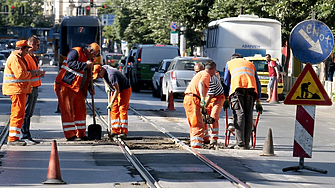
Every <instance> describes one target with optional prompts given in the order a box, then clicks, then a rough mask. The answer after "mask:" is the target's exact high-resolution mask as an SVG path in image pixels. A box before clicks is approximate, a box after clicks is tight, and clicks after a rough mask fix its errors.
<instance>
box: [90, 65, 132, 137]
mask: <svg viewBox="0 0 335 188" xmlns="http://www.w3.org/2000/svg"><path fill="white" fill-rule="evenodd" d="M93 78H94V79H96V78H103V80H104V83H105V88H106V92H107V93H109V91H111V92H112V97H111V98H110V101H109V104H108V106H107V109H111V113H110V116H111V125H112V136H117V137H119V138H126V137H127V134H128V109H129V100H130V96H131V87H130V83H129V80H128V79H127V77H126V76H124V75H123V74H122V73H121V72H120V71H118V70H117V69H115V68H113V67H111V66H109V65H104V66H101V65H98V64H96V65H94V71H93Z"/></svg>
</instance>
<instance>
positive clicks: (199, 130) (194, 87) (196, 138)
mask: <svg viewBox="0 0 335 188" xmlns="http://www.w3.org/2000/svg"><path fill="white" fill-rule="evenodd" d="M215 72H216V64H215V63H214V62H213V61H208V62H207V63H206V65H205V70H203V71H200V72H198V73H197V74H196V75H195V76H194V77H193V78H192V80H191V82H190V84H189V85H188V86H187V88H186V90H185V97H184V102H183V104H184V108H185V112H186V116H187V120H188V124H189V126H190V140H191V147H192V148H202V143H203V137H204V130H205V124H204V122H203V120H202V114H201V111H200V110H201V108H203V107H205V105H206V101H205V97H206V94H207V91H208V87H209V81H210V78H211V76H213V75H214V74H215Z"/></svg>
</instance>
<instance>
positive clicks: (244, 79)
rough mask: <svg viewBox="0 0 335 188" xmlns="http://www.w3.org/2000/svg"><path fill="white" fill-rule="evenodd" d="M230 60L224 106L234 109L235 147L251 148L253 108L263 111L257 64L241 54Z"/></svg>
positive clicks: (226, 73)
mask: <svg viewBox="0 0 335 188" xmlns="http://www.w3.org/2000/svg"><path fill="white" fill-rule="evenodd" d="M231 59H232V60H230V61H228V63H227V64H226V68H225V74H224V94H225V97H226V99H225V102H224V103H223V107H224V108H225V109H226V108H228V107H229V102H230V105H231V109H232V110H233V119H234V126H235V138H236V145H235V146H233V148H234V149H250V134H251V130H252V127H253V108H254V102H255V100H256V101H257V103H256V111H257V112H260V113H262V112H263V107H262V105H261V102H260V98H261V84H260V82H259V79H258V76H257V71H256V68H255V65H254V64H253V63H252V62H250V61H248V60H245V59H243V56H242V55H241V54H238V53H236V54H233V55H232V57H231ZM228 96H229V98H228Z"/></svg>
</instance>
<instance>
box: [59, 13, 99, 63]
mask: <svg viewBox="0 0 335 188" xmlns="http://www.w3.org/2000/svg"><path fill="white" fill-rule="evenodd" d="M101 34H102V28H101V23H100V20H99V19H98V18H97V17H93V16H73V17H72V16H71V17H69V16H65V17H64V18H63V20H62V22H61V24H60V35H59V64H58V65H59V68H60V66H61V65H62V62H63V61H64V60H65V59H66V57H67V54H68V53H69V51H70V50H71V49H72V48H74V47H83V46H85V45H89V44H91V43H93V42H96V43H97V44H99V45H100V46H101V43H102V37H101ZM94 63H99V64H102V57H101V54H100V56H98V57H96V58H95V62H94Z"/></svg>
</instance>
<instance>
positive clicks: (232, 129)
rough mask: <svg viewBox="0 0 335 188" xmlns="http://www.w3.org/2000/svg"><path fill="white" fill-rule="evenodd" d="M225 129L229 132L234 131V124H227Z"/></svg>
mask: <svg viewBox="0 0 335 188" xmlns="http://www.w3.org/2000/svg"><path fill="white" fill-rule="evenodd" d="M227 130H228V131H230V132H234V131H235V127H234V125H229V126H228V128H227Z"/></svg>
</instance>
